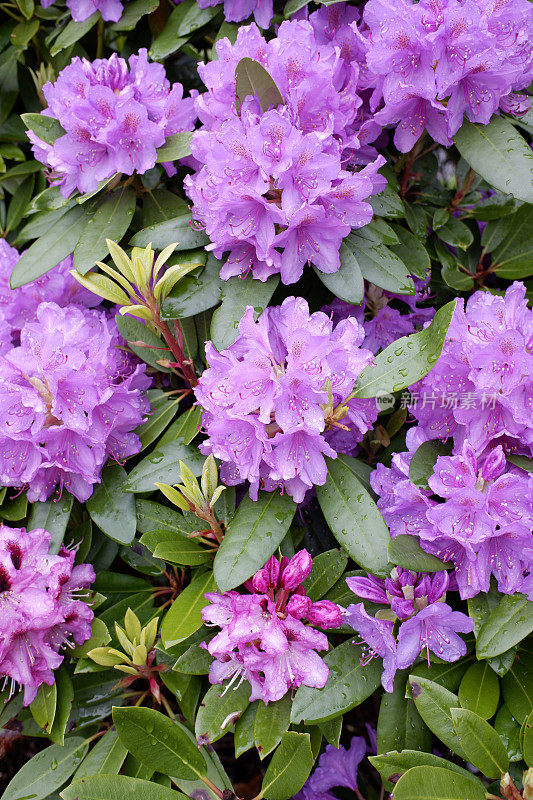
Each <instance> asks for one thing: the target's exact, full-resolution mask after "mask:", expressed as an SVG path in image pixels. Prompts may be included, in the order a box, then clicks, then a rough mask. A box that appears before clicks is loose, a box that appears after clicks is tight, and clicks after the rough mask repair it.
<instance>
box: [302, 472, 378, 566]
mask: <svg viewBox="0 0 533 800" xmlns="http://www.w3.org/2000/svg"><path fill="white" fill-rule="evenodd" d="M326 462H327V465H328V477H327V480H326V483H325V484H324V485H323V486H317V487H316V493H317V497H318V502H319V504H320V508H321V509H322V512H323V514H324V516H325V518H326V522H327V523H328V525H329V527H330V528H331V531H332V533H333V535H334V536H335V538H336V539H337V541H338V542H339V544H340V545H342V547H344V549H345V550H346V551H347V552H348V553H349V555H350V556H351V557H352V558H353V559H354V561H356V562H357V563H358V564H360V566H362V567H363V568H364V569H366V570H368V572H372V573H373V574H374V575H380V576H381V577H385V575H386V574H388V564H389V559H388V556H387V546H388V544H389V541H390V534H389V531H388V528H387V526H386V525H385V522H384V520H383V517H382V516H381V514H380V512H379V511H378V508H377V506H376V504H375V502H374V500H373V499H372V497H371V496H370V494H369V493H368V492H367V490H366V489H365V487H364V486H363V485H362V483H361V482H360V481H359V479H358V478H357V477H356V476H355V474H354V473H353V472H352V471H351V470H350V469H349V468H348V467H347V466H346V464H344V463H343V462H341V461H333V460H331V459H329V458H327V459H326Z"/></svg>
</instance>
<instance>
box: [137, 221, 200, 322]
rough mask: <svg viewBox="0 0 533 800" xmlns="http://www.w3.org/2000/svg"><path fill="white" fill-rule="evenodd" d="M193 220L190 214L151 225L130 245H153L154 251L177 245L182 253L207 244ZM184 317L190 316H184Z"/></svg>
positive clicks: (139, 233)
mask: <svg viewBox="0 0 533 800" xmlns="http://www.w3.org/2000/svg"><path fill="white" fill-rule="evenodd" d="M191 219H192V218H191V215H190V214H189V213H183V214H179V215H178V216H177V217H174V218H172V219H166V220H164V221H163V222H157V223H155V224H154V225H149V226H148V227H146V228H143V229H142V230H140V231H139V232H138V233H136V234H135V236H133V237H132V238H131V240H130V245H131V246H132V247H133V246H135V247H146V245H148V244H150V243H151V244H152V247H153V248H154V250H163V249H164V248H165V247H167V246H168V245H169V244H175V243H177V247H176V251H177V252H180V251H182V250H192V249H193V248H194V247H201V246H203V245H205V244H207V243H208V239H207V236H206V235H205V233H204V232H203V231H199V230H194V228H193V227H192V226H191ZM180 283H182V281H180ZM183 316H190V315H187V314H183Z"/></svg>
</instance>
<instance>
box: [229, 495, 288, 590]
mask: <svg viewBox="0 0 533 800" xmlns="http://www.w3.org/2000/svg"><path fill="white" fill-rule="evenodd" d="M295 511H296V504H295V502H294V500H293V499H292V498H291V497H290V496H289V495H288V494H281V493H280V492H279V491H275V492H264V493H262V494H260V495H259V498H258V499H257V500H256V501H253V500H251V499H250V498H249V497H245V498H244V500H243V501H242V502H241V504H240V505H239V508H238V509H237V512H236V514H235V516H234V517H233V519H232V520H231V522H230V524H229V525H228V529H227V531H226V534H225V536H224V539H223V541H222V544H221V545H220V547H219V549H218V552H217V554H216V557H215V563H214V575H215V580H216V583H217V586H218V588H219V589H220V591H222V592H226V591H228V590H229V589H234V588H235V587H236V586H239V585H240V584H241V583H244V581H246V580H248V578H250V577H251V576H252V575H253V574H254V572H257V570H258V569H260V568H261V567H262V566H263V565H264V564H265V563H266V561H268V559H269V558H270V556H271V555H272V554H273V553H274V551H275V550H276V548H277V547H278V546H279V545H280V544H281V542H282V540H283V538H284V537H285V534H286V533H287V531H288V530H289V526H290V524H291V522H292V518H293V517H294V513H295Z"/></svg>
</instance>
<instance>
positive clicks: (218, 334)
mask: <svg viewBox="0 0 533 800" xmlns="http://www.w3.org/2000/svg"><path fill="white" fill-rule="evenodd" d="M278 283H279V277H278V276H277V275H273V276H272V277H270V278H269V279H268V280H267V281H265V282H264V283H263V282H262V281H258V280H254V277H253V275H248V276H247V277H246V278H240V277H235V278H230V279H229V281H226V282H225V283H224V284H223V286H222V304H221V306H220V307H219V308H217V310H216V311H215V313H214V314H213V319H212V320H211V341H212V342H213V344H214V346H215V347H216V349H217V350H218V351H219V352H220V351H222V350H225V349H226V347H229V346H230V344H233V342H234V341H235V339H236V338H237V336H238V334H239V330H238V328H239V322H240V321H241V319H242V317H243V314H244V312H245V311H246V307H247V306H253V308H254V319H257V318H258V316H259V314H260V313H261V312H262V311H264V309H265V308H266V307H267V305H268V303H269V302H270V299H271V297H272V295H273V294H274V291H275V290H276V287H277V285H278Z"/></svg>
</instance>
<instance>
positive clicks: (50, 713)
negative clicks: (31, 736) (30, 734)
mask: <svg viewBox="0 0 533 800" xmlns="http://www.w3.org/2000/svg"><path fill="white" fill-rule="evenodd" d="M56 706H57V686H56V685H55V683H53V684H52V686H47V684H46V683H41V685H40V686H39V688H38V690H37V696H36V697H35V700H34V701H33V702H32V704H31V706H30V711H31V715H32V717H33V719H34V720H35V722H36V723H37V725H38V726H39V728H42V729H43V731H45V733H49V732H50V730H51V729H52V725H53V722H54V717H55V715H56Z"/></svg>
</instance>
